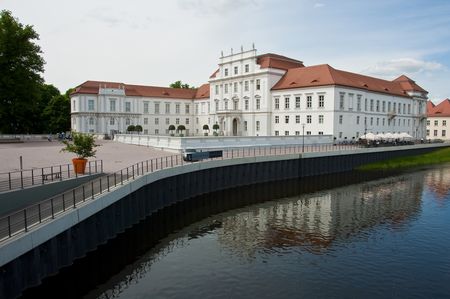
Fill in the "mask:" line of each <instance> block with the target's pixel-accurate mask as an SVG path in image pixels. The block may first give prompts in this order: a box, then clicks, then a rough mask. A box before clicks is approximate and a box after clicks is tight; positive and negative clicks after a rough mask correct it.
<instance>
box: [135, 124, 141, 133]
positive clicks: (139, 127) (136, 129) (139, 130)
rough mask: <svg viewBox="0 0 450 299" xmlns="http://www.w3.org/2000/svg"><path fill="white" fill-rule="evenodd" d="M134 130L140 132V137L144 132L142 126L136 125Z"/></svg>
mask: <svg viewBox="0 0 450 299" xmlns="http://www.w3.org/2000/svg"><path fill="white" fill-rule="evenodd" d="M134 130H135V131H136V132H138V135H139V133H140V132H142V126H141V125H136V126H135V127H134Z"/></svg>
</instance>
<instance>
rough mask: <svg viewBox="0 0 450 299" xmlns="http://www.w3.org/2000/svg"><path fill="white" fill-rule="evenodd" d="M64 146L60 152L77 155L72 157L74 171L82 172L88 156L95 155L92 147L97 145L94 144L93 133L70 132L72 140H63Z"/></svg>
mask: <svg viewBox="0 0 450 299" xmlns="http://www.w3.org/2000/svg"><path fill="white" fill-rule="evenodd" d="M63 143H64V144H65V147H64V148H63V149H61V151H62V152H70V153H74V154H76V155H77V157H76V158H73V159H72V163H73V168H74V170H75V173H78V174H84V172H85V169H86V162H87V159H86V158H89V157H95V153H96V150H94V147H97V146H99V145H98V144H95V139H94V135H91V134H83V133H77V132H73V133H72V142H69V141H67V140H64V141H63Z"/></svg>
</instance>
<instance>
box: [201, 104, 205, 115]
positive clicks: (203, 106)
mask: <svg viewBox="0 0 450 299" xmlns="http://www.w3.org/2000/svg"><path fill="white" fill-rule="evenodd" d="M201 107H202V109H201V111H202V114H205V103H202V106H201Z"/></svg>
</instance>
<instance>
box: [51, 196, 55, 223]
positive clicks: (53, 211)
mask: <svg viewBox="0 0 450 299" xmlns="http://www.w3.org/2000/svg"><path fill="white" fill-rule="evenodd" d="M50 205H51V208H52V219H55V207H54V205H53V197H52V198H50Z"/></svg>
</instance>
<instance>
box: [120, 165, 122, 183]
mask: <svg viewBox="0 0 450 299" xmlns="http://www.w3.org/2000/svg"><path fill="white" fill-rule="evenodd" d="M122 170H123V169H121V170H120V184H121V185H123V173H122Z"/></svg>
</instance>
